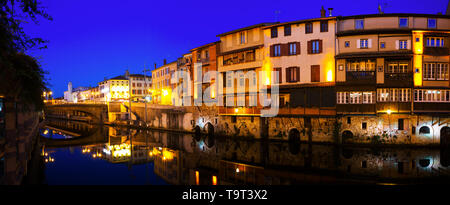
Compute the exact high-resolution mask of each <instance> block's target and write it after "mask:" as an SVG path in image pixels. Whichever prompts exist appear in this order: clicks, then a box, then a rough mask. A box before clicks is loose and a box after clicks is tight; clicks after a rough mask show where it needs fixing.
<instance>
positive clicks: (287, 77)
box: [286, 68, 291, 82]
mask: <svg viewBox="0 0 450 205" xmlns="http://www.w3.org/2000/svg"><path fill="white" fill-rule="evenodd" d="M286 82H291V68H286Z"/></svg>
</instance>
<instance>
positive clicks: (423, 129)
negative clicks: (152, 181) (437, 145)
mask: <svg viewBox="0 0 450 205" xmlns="http://www.w3.org/2000/svg"><path fill="white" fill-rule="evenodd" d="M430 133H431V129H430V128H429V127H428V126H426V125H424V126H422V127H420V129H419V135H427V134H430Z"/></svg>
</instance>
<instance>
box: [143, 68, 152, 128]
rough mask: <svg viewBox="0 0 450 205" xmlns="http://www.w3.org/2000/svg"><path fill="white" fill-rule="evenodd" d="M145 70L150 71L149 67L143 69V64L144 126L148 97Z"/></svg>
mask: <svg viewBox="0 0 450 205" xmlns="http://www.w3.org/2000/svg"><path fill="white" fill-rule="evenodd" d="M147 71H150V69H145V65H144V70H143V71H142V72H144V82H145V86H144V88H145V98H144V121H145V127H147V97H148V86H147Z"/></svg>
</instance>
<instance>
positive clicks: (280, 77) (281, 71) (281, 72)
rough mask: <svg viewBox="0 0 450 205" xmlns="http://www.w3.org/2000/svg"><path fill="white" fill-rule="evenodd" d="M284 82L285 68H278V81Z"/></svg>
mask: <svg viewBox="0 0 450 205" xmlns="http://www.w3.org/2000/svg"><path fill="white" fill-rule="evenodd" d="M282 82H283V68H278V83H280V84H281V83H282Z"/></svg>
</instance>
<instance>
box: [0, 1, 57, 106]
mask: <svg viewBox="0 0 450 205" xmlns="http://www.w3.org/2000/svg"><path fill="white" fill-rule="evenodd" d="M39 16H40V17H43V18H44V19H47V20H52V18H51V17H50V16H49V15H48V14H46V13H45V12H44V10H43V9H42V8H41V7H40V3H39V2H38V1H37V0H0V94H1V95H4V96H5V97H6V98H8V99H11V100H12V101H14V102H19V103H21V104H24V105H25V108H31V107H34V108H36V109H41V108H42V107H43V96H42V94H43V92H44V91H46V90H47V88H46V80H45V76H44V75H45V72H44V71H43V70H42V68H41V66H40V64H39V62H38V61H37V60H36V59H35V58H33V57H31V56H28V55H25V54H24V52H25V51H27V50H29V49H34V48H39V49H40V48H45V46H43V45H44V44H45V41H44V40H42V39H41V38H31V37H30V36H28V35H27V34H26V33H25V32H24V30H23V27H22V23H24V22H27V20H32V21H33V22H34V23H37V22H38V21H37V18H38V17H39Z"/></svg>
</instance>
